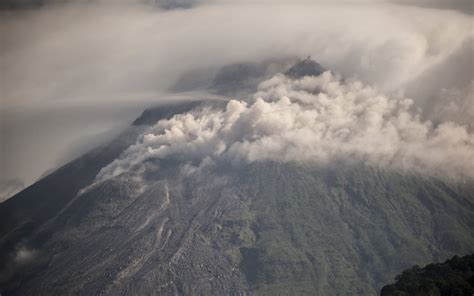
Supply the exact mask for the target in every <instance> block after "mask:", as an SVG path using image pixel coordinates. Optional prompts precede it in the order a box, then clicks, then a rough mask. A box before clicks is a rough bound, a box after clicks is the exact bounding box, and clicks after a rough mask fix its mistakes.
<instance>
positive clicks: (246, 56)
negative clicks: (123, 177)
mask: <svg viewBox="0 0 474 296" xmlns="http://www.w3.org/2000/svg"><path fill="white" fill-rule="evenodd" d="M199 4H200V5H197V6H194V7H193V8H191V9H184V10H183V9H179V10H162V9H160V8H157V7H155V6H150V5H147V4H141V3H139V2H135V1H120V3H118V4H117V3H115V2H112V1H104V2H98V3H96V2H93V3H89V4H88V3H82V4H67V5H59V4H58V5H50V6H48V5H46V6H43V7H42V8H41V9H33V10H21V11H16V10H15V11H3V12H2V18H1V24H0V34H1V36H2V39H3V42H2V50H1V52H0V59H1V75H2V86H1V89H2V93H1V99H2V101H1V106H0V108H1V114H2V121H1V122H2V126H1V171H2V179H16V178H19V179H21V180H22V181H23V182H24V183H25V184H27V185H28V184H31V182H33V181H34V180H36V178H38V177H39V176H41V175H42V174H43V173H44V172H45V171H47V170H50V169H52V168H54V167H56V166H58V165H60V164H62V163H64V162H65V161H67V160H69V159H71V158H72V157H74V156H78V155H80V153H82V152H84V151H85V150H86V149H87V148H89V147H90V146H91V145H90V144H89V143H90V140H88V139H90V138H91V137H93V138H95V137H94V135H98V134H100V135H103V134H106V135H111V133H110V132H109V131H110V130H117V129H121V128H122V127H123V126H125V125H127V124H128V123H129V122H130V121H131V120H133V118H134V117H135V116H137V115H138V114H139V113H140V112H141V110H142V109H144V108H145V107H146V106H149V105H152V104H159V103H160V102H161V101H163V100H166V99H167V98H168V97H167V95H166V91H167V89H169V88H170V87H171V86H172V85H173V84H174V83H175V82H176V80H178V79H179V78H180V77H181V75H182V74H183V73H185V72H187V71H189V70H192V69H196V68H204V69H205V68H219V67H222V66H224V65H227V64H230V63H234V62H239V61H250V62H253V61H255V62H256V61H262V60H266V59H271V58H281V57H288V56H290V57H294V56H298V57H306V56H308V55H311V56H312V57H313V58H314V59H316V60H317V61H318V62H320V63H321V64H323V65H324V66H325V67H326V68H328V69H331V70H332V71H334V72H335V73H339V74H341V75H342V76H343V77H346V78H356V79H358V80H360V81H361V82H362V83H364V85H370V86H371V87H373V88H374V89H377V91H376V92H377V93H383V94H386V95H387V96H388V97H393V96H394V94H395V96H397V97H400V96H403V97H410V98H412V99H413V101H414V104H415V106H414V108H415V109H416V108H421V111H420V114H421V115H420V116H422V117H423V118H422V119H420V120H415V121H414V122H416V123H417V124H419V125H420V126H425V120H431V119H432V120H433V121H436V124H439V123H440V122H444V121H446V120H452V121H455V122H456V124H467V125H471V124H472V122H473V119H472V108H471V109H470V108H469V106H472V105H473V104H471V103H472V101H473V97H472V87H470V85H472V81H473V76H474V75H473V73H472V71H473V70H472V69H473V58H472V43H473V40H474V39H473V36H474V33H473V26H472V24H473V17H472V15H469V14H466V13H462V12H461V11H464V10H463V9H461V8H460V7H461V6H459V7H454V8H455V9H457V11H456V10H451V9H439V8H453V7H443V5H428V6H430V7H431V8H426V7H423V6H427V5H423V4H422V3H419V2H416V3H414V2H413V1H411V3H409V4H410V5H398V4H393V3H387V2H384V1H331V2H328V1H316V2H309V1H296V2H290V1H276V2H271V3H270V2H269V1H263V2H261V3H257V2H255V1H209V2H204V1H202V2H200V3H199ZM411 4H416V6H415V5H411ZM374 91H375V90H374ZM240 99H242V98H240ZM447 100H448V101H449V102H448V103H447V102H446V101H447ZM272 104H273V103H272ZM466 106H467V107H466ZM246 108H248V107H246ZM347 120H349V119H347ZM410 122H411V121H410ZM456 124H452V126H455V127H456V128H455V130H456V131H461V130H463V128H462V127H460V126H458V125H456ZM446 126H449V124H448V123H445V124H440V126H439V127H437V128H435V130H434V131H430V129H429V128H428V131H427V133H428V134H430V133H436V132H438V133H441V131H442V128H441V127H446ZM440 128H441V129H440ZM435 131H436V132H435ZM427 137H428V136H427ZM467 137H468V138H467V139H470V138H469V137H470V134H468V135H467ZM101 138H104V139H105V138H107V137H102V136H101ZM428 138H429V137H428ZM429 139H432V138H429ZM91 143H92V142H91ZM93 143H96V142H93ZM454 143H457V142H453V143H451V144H452V145H454ZM451 144H450V143H447V144H446V145H451ZM72 146H73V147H76V148H80V149H74V148H71V147H72ZM81 147H83V148H81ZM462 147H464V148H466V147H468V148H469V146H462V145H461V148H460V149H463V148H462ZM468 148H466V149H467V150H469V149H471V148H472V147H471V148H469V149H468ZM407 149H408V147H407ZM70 151H75V153H72V154H71V153H70ZM468 152H469V153H470V150H469V151H468ZM453 155H454V154H453ZM282 157H283V158H284V156H282ZM453 171H462V170H459V169H456V170H453Z"/></svg>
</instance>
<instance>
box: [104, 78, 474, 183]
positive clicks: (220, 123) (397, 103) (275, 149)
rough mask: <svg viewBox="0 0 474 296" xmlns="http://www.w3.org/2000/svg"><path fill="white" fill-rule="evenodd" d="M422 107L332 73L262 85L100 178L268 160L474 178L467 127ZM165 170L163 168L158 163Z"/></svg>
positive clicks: (161, 127) (165, 133) (182, 121)
mask: <svg viewBox="0 0 474 296" xmlns="http://www.w3.org/2000/svg"><path fill="white" fill-rule="evenodd" d="M412 104H413V101H412V100H410V99H407V98H403V97H399V98H389V97H387V96H385V95H383V94H381V93H380V92H378V91H377V90H375V89H374V88H371V87H368V86H365V85H364V84H362V83H361V82H360V81H357V80H346V81H342V80H341V78H340V77H339V76H336V75H333V74H332V73H331V72H329V71H328V72H325V73H324V74H322V75H320V76H319V77H305V78H302V79H299V80H292V79H290V78H288V77H286V76H285V75H282V74H279V75H277V76H275V77H273V78H272V79H270V80H268V81H265V82H262V83H261V84H260V86H259V91H258V92H257V93H256V94H255V96H254V98H252V99H251V100H250V101H249V102H246V101H239V100H230V101H229V102H228V104H227V107H226V109H225V110H213V109H204V110H202V111H196V112H194V113H187V114H182V115H176V116H174V117H173V118H171V119H169V120H161V121H159V122H158V123H157V124H156V125H155V126H153V127H152V128H150V129H149V130H148V131H147V132H146V133H144V134H143V135H142V136H141V137H140V138H139V139H138V141H137V143H136V144H135V145H133V146H131V147H130V148H129V149H128V150H126V151H125V153H124V154H123V155H122V156H121V157H120V158H119V159H117V160H115V161H114V162H112V163H111V164H110V165H108V166H107V167H105V168H103V169H102V170H101V171H100V173H99V175H98V176H97V180H98V181H100V180H104V179H107V178H111V177H114V176H117V175H120V174H122V173H124V172H132V173H133V172H140V173H143V171H144V170H145V169H146V166H145V164H146V163H147V161H149V160H162V159H167V160H169V159H172V160H177V161H180V162H181V163H182V164H184V165H190V164H191V163H193V164H195V165H196V164H197V165H201V163H200V162H204V163H216V162H219V161H226V162H230V163H240V162H242V161H244V162H247V163H251V162H255V161H261V160H273V161H278V162H305V163H314V164H315V165H328V164H330V163H331V162H334V161H337V162H338V163H340V162H341V161H342V162H343V163H347V164H356V163H363V164H365V165H369V166H375V167H381V168H387V169H393V170H398V171H401V172H407V171H408V172H413V173H420V174H428V175H431V176H435V177H444V178H449V179H451V178H470V179H472V178H474V170H473V163H474V135H473V134H471V133H469V132H468V130H467V128H466V127H465V126H461V125H458V124H455V123H453V122H449V121H446V122H442V123H440V124H439V125H436V126H434V125H433V124H432V123H431V122H430V121H423V120H422V119H420V114H418V113H417V112H416V111H414V110H412V108H411V107H412ZM151 167H153V168H154V169H156V166H151Z"/></svg>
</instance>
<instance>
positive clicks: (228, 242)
mask: <svg viewBox="0 0 474 296" xmlns="http://www.w3.org/2000/svg"><path fill="white" fill-rule="evenodd" d="M237 69H243V68H239V67H237ZM323 72H324V69H323V68H322V67H321V66H320V65H319V64H317V63H316V62H314V61H311V60H304V61H301V62H300V63H298V64H297V65H295V66H294V67H292V68H291V69H290V70H289V71H288V72H286V76H287V77H290V78H291V79H304V78H305V77H309V76H318V75H323V74H322V73H323ZM227 73H228V71H227ZM226 75H227V76H226V77H224V78H223V77H217V78H216V79H215V80H214V81H218V82H220V83H221V82H223V81H227V80H228V77H234V76H232V75H229V74H226ZM237 76H238V75H237ZM282 77H283V76H282ZM235 79H237V78H232V79H230V80H232V81H230V83H232V88H234V87H235ZM282 79H283V78H282ZM229 104H230V105H229ZM232 104H233V105H232ZM242 104H243V103H242ZM235 105H236V104H235V103H228V102H227V101H195V102H185V103H175V104H170V105H166V106H159V107H156V108H152V109H149V110H146V111H144V112H143V114H142V115H141V116H140V117H139V118H137V119H136V121H135V122H134V123H133V125H131V126H130V127H129V128H128V129H127V130H126V131H124V132H123V133H122V134H121V135H120V136H118V137H117V138H116V139H114V140H113V141H112V142H110V143H108V144H107V145H103V146H101V147H98V148H96V149H95V150H93V151H91V152H89V153H86V154H85V155H83V156H82V157H80V158H78V159H76V160H74V161H72V162H70V163H68V164H66V165H65V166H63V167H61V168H60V169H58V170H57V171H55V172H53V173H51V174H50V175H49V176H47V177H45V178H43V179H41V180H40V181H38V182H37V183H35V184H33V185H32V186H30V187H28V188H26V189H25V190H23V191H21V192H20V193H18V194H17V195H15V196H14V197H12V198H10V199H8V200H6V201H5V202H3V203H1V204H0V254H1V255H0V259H1V260H0V263H1V265H0V293H1V294H2V295H376V294H378V293H379V292H380V290H381V288H382V287H383V286H384V285H387V284H389V283H390V282H392V281H393V279H394V278H395V275H397V274H398V273H400V272H401V271H403V270H404V269H406V268H409V267H411V266H413V265H415V264H418V265H424V264H427V263H429V262H433V261H435V262H440V261H444V260H446V259H447V258H449V257H452V256H453V255H465V254H468V253H472V252H473V251H474V203H473V200H472V197H473V194H474V189H473V188H474V187H473V186H472V182H459V181H446V180H445V179H442V178H438V177H436V176H430V175H423V174H421V173H418V172H409V171H399V170H391V169H386V168H383V167H378V166H372V165H370V164H366V163H345V162H342V161H341V162H332V163H330V164H314V163H312V162H301V161H286V160H284V159H283V157H282V159H280V160H279V159H275V158H263V159H262V158H259V159H256V160H255V161H251V162H245V161H238V160H237V161H236V160H235V159H233V160H232V161H218V160H215V159H217V158H212V157H205V158H206V159H211V158H212V159H211V160H209V161H207V160H206V161H203V160H202V159H201V158H202V157H201V154H199V153H202V149H200V148H199V149H197V151H198V152H199V153H197V152H196V153H195V154H193V156H192V157H190V158H189V159H186V163H185V164H184V161H183V158H184V155H187V153H188V150H186V149H187V148H186V149H184V148H183V149H181V148H180V149H181V150H179V153H176V154H166V155H168V156H166V157H161V156H160V157H159V158H158V157H154V158H152V157H148V158H146V159H141V158H140V162H138V161H136V159H135V158H132V156H133V157H135V155H136V154H137V155H141V152H140V151H141V150H139V149H140V144H141V143H145V142H147V141H152V140H153V141H156V139H155V138H156V136H153V135H152V133H151V132H150V129H152V128H153V126H155V125H160V124H161V125H163V124H167V123H168V122H173V121H172V120H175V119H176V118H178V119H183V120H184V121H183V122H184V123H189V124H191V123H192V120H193V119H194V118H195V117H196V116H197V115H193V114H198V113H199V112H210V111H209V110H211V111H212V112H214V111H215V112H230V111H229V110H231V109H232V108H234V107H235ZM223 110H227V111H223ZM226 114H227V113H226ZM206 124H211V123H206ZM170 130H172V128H170ZM147 135H149V136H147ZM234 136H235V135H234ZM137 139H138V140H137ZM160 139H161V138H160ZM180 139H181V138H180ZM212 141H213V140H209V141H208V142H209V143H214V142H212ZM179 143H181V142H179ZM196 143H201V142H196ZM160 145H161V144H160ZM203 145H204V144H203ZM216 146H217V147H218V148H219V144H216ZM160 147H161V148H160ZM163 147H164V146H163V145H161V146H158V148H154V147H149V148H147V149H145V150H144V151H145V153H150V155H154V156H156V155H158V153H162V152H163V149H164V148H163ZM173 147H175V146H173ZM176 147H177V146H176ZM179 147H181V146H179ZM184 147H188V146H184ZM193 147H195V145H194V146H193ZM199 147H201V146H199ZM203 147H207V146H203ZM156 149H158V150H156ZM160 149H161V150H160ZM218 150H219V151H221V150H222V149H220V148H219V149H218ZM229 150H231V149H229ZM137 151H138V152H137ZM193 151H194V150H193ZM135 152H137V153H135ZM134 153H135V154H134ZM222 153H225V152H222ZM129 155H132V156H129ZM159 155H162V154H159ZM212 155H214V154H212ZM222 155H224V154H222ZM128 162H133V163H134V164H133V166H132V165H130V166H129V167H125V166H124V163H128ZM209 163H210V164H209Z"/></svg>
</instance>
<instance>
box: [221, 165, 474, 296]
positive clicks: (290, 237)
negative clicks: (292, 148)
mask: <svg viewBox="0 0 474 296" xmlns="http://www.w3.org/2000/svg"><path fill="white" fill-rule="evenodd" d="M239 178H240V180H239V181H238V182H237V184H235V188H238V191H240V192H241V194H242V199H243V200H245V202H246V206H245V210H244V211H243V212H244V213H243V214H241V216H240V218H238V219H237V218H236V221H234V222H233V223H229V225H231V227H230V226H229V225H228V226H227V227H224V229H227V230H226V231H224V233H228V234H227V235H228V236H232V237H234V238H238V239H233V240H231V243H232V244H233V246H234V247H235V248H238V249H240V261H239V262H240V269H241V270H242V271H243V273H244V274H245V275H246V278H247V281H248V282H249V284H250V285H251V288H252V290H253V293H254V295H377V294H378V293H379V291H380V289H381V288H382V286H383V285H384V284H386V283H389V282H390V280H391V279H393V277H394V276H395V275H396V274H397V273H399V272H400V271H401V270H404V269H406V268H407V267H409V266H411V265H413V263H414V262H415V263H416V264H426V263H428V262H431V261H433V260H435V258H441V259H444V258H447V257H450V256H453V255H454V254H457V253H460V254H462V253H464V254H465V253H467V252H469V251H470V250H471V249H472V246H473V245H474V237H473V235H472V229H471V228H470V227H469V225H472V224H470V223H471V222H474V221H473V220H472V219H473V215H472V207H469V206H468V207H466V206H461V205H462V204H468V201H467V200H466V196H467V195H465V194H464V193H463V192H462V190H461V189H459V188H456V187H448V186H447V185H445V184H444V183H441V182H437V181H436V180H432V179H427V178H421V177H416V176H403V175H400V174H396V173H390V172H385V171H379V170H375V169H371V168H367V167H365V168H352V169H350V170H349V169H342V168H341V169H334V170H328V169H317V168H314V167H311V166H308V167H301V165H294V166H292V165H280V164H275V163H268V164H265V165H264V164H261V163H260V164H255V165H252V166H251V167H250V169H248V168H247V169H246V170H245V172H242V174H241V175H240V177H239ZM236 191H237V189H236ZM469 221H471V222H469ZM229 233H232V234H229Z"/></svg>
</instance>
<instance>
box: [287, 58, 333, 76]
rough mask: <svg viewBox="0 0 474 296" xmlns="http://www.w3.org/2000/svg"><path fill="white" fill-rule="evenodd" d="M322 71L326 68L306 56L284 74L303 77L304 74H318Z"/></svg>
mask: <svg viewBox="0 0 474 296" xmlns="http://www.w3.org/2000/svg"><path fill="white" fill-rule="evenodd" d="M324 72H326V69H325V68H324V67H323V66H321V65H320V64H318V63H317V62H316V61H314V60H312V59H311V57H307V58H306V59H304V60H301V61H300V62H299V63H297V64H295V65H294V66H293V67H291V68H290V69H288V71H286V72H285V74H286V75H287V76H288V77H291V78H293V79H295V78H303V77H304V76H319V75H321V74H323V73H324Z"/></svg>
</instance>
